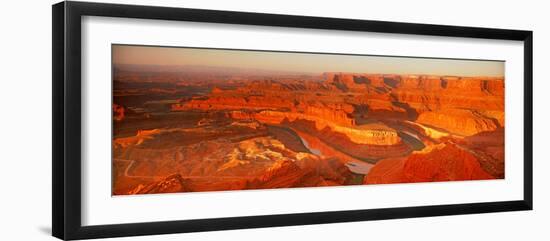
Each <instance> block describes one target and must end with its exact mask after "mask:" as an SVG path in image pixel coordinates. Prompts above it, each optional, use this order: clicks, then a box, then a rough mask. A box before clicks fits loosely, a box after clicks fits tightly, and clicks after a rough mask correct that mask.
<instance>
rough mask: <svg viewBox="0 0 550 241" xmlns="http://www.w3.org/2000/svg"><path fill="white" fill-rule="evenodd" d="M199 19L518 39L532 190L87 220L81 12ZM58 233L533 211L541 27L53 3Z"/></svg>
mask: <svg viewBox="0 0 550 241" xmlns="http://www.w3.org/2000/svg"><path fill="white" fill-rule="evenodd" d="M83 16H104V17H122V18H136V19H158V20H176V21H194V22H206V23H229V24H244V25H259V26H281V27H296V28H312V29H328V30H350V31H366V32H379V33H396V34H414V35H427V36H450V37H467V38H481V39H498V40H517V41H523V44H524V76H523V78H524V86H525V88H524V133H523V134H524V136H523V138H524V154H523V155H524V187H523V188H524V193H523V199H522V200H509V201H501V202H484V203H464V204H455V205H434V206H421V207H403V208H384V209H367V210H342V211H334V212H316V213H299V214H283V215H264V216H247V217H235V218H212V219H199V220H180V221H178V220H174V221H164V222H140V221H139V220H136V223H130V224H113V225H99V226H82V224H81V213H82V207H81V137H82V133H81V108H82V107H81V88H82V85H81V57H82V52H81V17H83ZM52 24H53V34H52V39H53V40H52V51H53V54H52V63H53V67H52V68H53V70H52V79H53V86H52V90H53V93H52V94H53V99H52V103H53V113H52V116H53V120H52V123H53V125H52V132H53V138H52V143H53V144H52V145H53V149H52V153H53V154H52V175H53V187H52V188H53V193H52V233H53V236H55V237H57V238H60V239H87V238H105V237H118V236H134V235H150V234H168V233H184V232H199V231H212V230H228V229H243V228H260V227H275V226H289V225H307V224H321V223H336V222H351V221H366V220H380V219H397V218H413V217H427V216H442V215H457V214H473V213H488V212H502V211H518V210H532V208H533V152H532V146H533V144H532V133H533V126H532V119H533V97H532V94H533V43H532V41H533V32H532V31H523V30H507V29H491V28H475V27H460V26H443V25H430V24H415V23H398V22H384V21H367V20H354V19H336V18H324V17H307V16H291V15H277V14H263V13H248V12H230V11H216V10H198V9H185V8H171V7H151V6H137V5H120V4H104V3H90V2H60V3H57V4H55V5H53V6H52Z"/></svg>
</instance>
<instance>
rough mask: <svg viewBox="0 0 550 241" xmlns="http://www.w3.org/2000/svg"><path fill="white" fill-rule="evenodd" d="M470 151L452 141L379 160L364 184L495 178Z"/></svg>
mask: <svg viewBox="0 0 550 241" xmlns="http://www.w3.org/2000/svg"><path fill="white" fill-rule="evenodd" d="M494 178H495V177H493V176H491V175H490V174H489V173H487V171H485V170H484V169H483V168H482V166H481V164H480V162H479V159H478V157H477V154H476V153H475V152H473V151H470V150H467V149H465V148H464V147H461V146H459V145H457V144H454V143H452V142H446V143H442V144H439V145H436V146H432V147H428V148H427V149H426V150H424V151H420V152H415V153H413V154H412V155H410V156H409V157H407V158H400V159H386V160H382V161H380V162H378V163H377V164H376V165H375V166H374V167H373V168H372V169H371V171H370V172H369V174H367V176H366V178H365V183H366V184H383V183H408V182H437V181H459V180H485V179H494Z"/></svg>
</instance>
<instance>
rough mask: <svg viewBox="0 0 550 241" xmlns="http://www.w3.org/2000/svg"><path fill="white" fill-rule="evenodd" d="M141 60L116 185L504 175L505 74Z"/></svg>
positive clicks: (116, 139)
mask: <svg viewBox="0 0 550 241" xmlns="http://www.w3.org/2000/svg"><path fill="white" fill-rule="evenodd" d="M121 68H122V67H121ZM117 70H118V69H117ZM132 71H134V70H133V69H130V70H126V71H118V72H117V71H115V75H114V76H115V78H114V79H115V82H114V91H113V94H114V101H113V107H112V108H113V126H114V129H113V142H112V146H113V164H112V165H113V178H114V180H115V181H114V182H113V189H112V190H113V191H112V192H113V194H114V195H127V194H149V193H171V192H198V191H221V190H246V189H270V188H290V187H317V186H342V185H371V184H388V183H417V182H436V181H463V180H489V179H502V178H504V129H505V128H504V124H505V120H504V92H505V89H504V88H505V86H504V78H503V77H484V76H478V77H460V76H437V75H412V74H410V75H402V74H368V73H344V72H326V73H322V74H318V75H313V74H311V75H306V74H292V73H281V74H274V73H248V72H247V73H246V74H243V73H234V74H229V73H228V72H227V71H228V70H224V72H223V73H219V74H216V73H217V72H211V73H210V74H209V75H206V76H202V77H201V75H200V74H199V73H195V72H193V74H192V75H191V74H189V75H187V78H188V79H186V77H185V76H186V75H183V76H184V77H182V75H181V74H177V73H175V72H174V73H172V74H171V75H170V74H167V73H165V72H162V74H161V76H160V77H158V76H156V75H157V74H156V72H151V70H147V71H148V72H144V73H141V72H137V73H136V72H135V71H134V72H132ZM140 73H141V74H140ZM159 75H160V74H159ZM140 76H143V77H140ZM156 78H161V79H167V80H169V81H167V82H162V83H157V84H155V82H150V81H149V82H147V81H146V80H150V79H156ZM220 80H223V81H220Z"/></svg>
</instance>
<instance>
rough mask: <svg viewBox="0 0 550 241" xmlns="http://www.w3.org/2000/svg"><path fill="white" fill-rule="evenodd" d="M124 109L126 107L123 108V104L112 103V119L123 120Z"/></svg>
mask: <svg viewBox="0 0 550 241" xmlns="http://www.w3.org/2000/svg"><path fill="white" fill-rule="evenodd" d="M125 111H126V109H125V108H124V106H121V105H117V104H114V103H113V120H115V121H121V120H123V119H124V113H125Z"/></svg>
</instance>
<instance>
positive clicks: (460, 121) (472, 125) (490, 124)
mask: <svg viewBox="0 0 550 241" xmlns="http://www.w3.org/2000/svg"><path fill="white" fill-rule="evenodd" d="M416 122H418V123H421V124H426V125H429V126H434V127H438V128H441V129H444V130H446V131H449V132H451V133H455V134H459V135H463V136H470V135H474V134H477V133H480V132H483V131H493V130H496V129H497V128H499V123H498V121H496V120H495V119H491V118H488V117H486V116H483V115H482V114H481V113H479V112H476V111H472V110H464V109H441V110H438V111H429V112H424V113H422V114H420V115H419V116H418V119H417V120H416Z"/></svg>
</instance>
